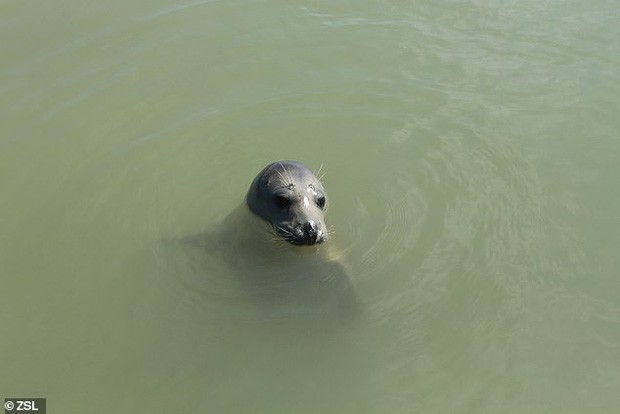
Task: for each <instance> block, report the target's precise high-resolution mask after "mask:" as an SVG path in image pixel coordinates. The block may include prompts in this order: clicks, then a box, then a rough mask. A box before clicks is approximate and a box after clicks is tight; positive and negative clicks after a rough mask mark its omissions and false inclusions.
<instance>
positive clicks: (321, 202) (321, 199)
mask: <svg viewBox="0 0 620 414" xmlns="http://www.w3.org/2000/svg"><path fill="white" fill-rule="evenodd" d="M316 205H317V206H319V208H321V209H323V208H325V197H319V198H318V199H317V200H316Z"/></svg>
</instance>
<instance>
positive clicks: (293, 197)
mask: <svg viewBox="0 0 620 414" xmlns="http://www.w3.org/2000/svg"><path fill="white" fill-rule="evenodd" d="M246 203H247V205H248V207H249V209H250V211H252V213H254V214H256V215H257V216H258V217H260V218H262V219H263V220H265V221H266V222H267V223H269V224H271V225H272V226H273V228H274V230H275V232H276V233H277V234H278V235H279V236H280V237H282V240H285V241H287V242H289V243H291V244H293V245H313V244H320V243H324V242H325V241H327V237H328V232H327V229H326V226H325V219H324V216H325V209H326V208H327V204H326V203H327V199H326V196H325V189H324V188H323V185H322V184H321V182H320V181H319V179H318V178H317V177H316V176H315V175H314V173H313V172H312V171H310V169H309V168H308V167H306V166H305V165H303V164H301V163H299V162H296V161H276V162H274V163H271V164H269V165H268V166H266V167H265V168H263V170H262V171H261V172H259V173H258V175H257V176H256V178H254V181H253V182H252V184H251V185H250V189H249V190H248V193H247V195H246Z"/></svg>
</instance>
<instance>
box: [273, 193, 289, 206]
mask: <svg viewBox="0 0 620 414" xmlns="http://www.w3.org/2000/svg"><path fill="white" fill-rule="evenodd" d="M273 202H274V203H275V205H276V207H278V208H286V207H288V206H290V205H291V200H290V199H289V198H288V197H284V196H281V195H277V196H274V197H273Z"/></svg>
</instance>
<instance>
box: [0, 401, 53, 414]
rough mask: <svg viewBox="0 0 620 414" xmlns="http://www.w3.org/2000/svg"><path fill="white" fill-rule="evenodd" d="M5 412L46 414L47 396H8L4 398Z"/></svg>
mask: <svg viewBox="0 0 620 414" xmlns="http://www.w3.org/2000/svg"><path fill="white" fill-rule="evenodd" d="M4 409H5V410H6V411H5V413H18V412H24V413H27V412H28V413H38V414H45V398H31V399H25V398H7V399H5V400H4Z"/></svg>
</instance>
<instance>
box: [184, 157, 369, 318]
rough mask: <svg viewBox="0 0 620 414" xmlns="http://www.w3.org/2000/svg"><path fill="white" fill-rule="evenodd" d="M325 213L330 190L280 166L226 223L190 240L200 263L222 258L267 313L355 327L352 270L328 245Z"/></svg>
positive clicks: (294, 165)
mask: <svg viewBox="0 0 620 414" xmlns="http://www.w3.org/2000/svg"><path fill="white" fill-rule="evenodd" d="M326 208H327V196H326V193H325V189H324V188H323V185H322V184H321V182H320V181H319V179H318V178H317V177H316V176H315V174H314V173H313V172H312V171H311V170H310V169H308V168H307V167H306V166H304V165H303V164H301V163H299V162H295V161H276V162H273V163H271V164H269V165H267V166H266V167H265V168H263V169H262V170H261V171H260V172H259V173H258V175H257V176H256V177H255V178H254V180H253V181H252V183H251V185H250V187H249V189H248V191H247V194H246V196H245V200H244V202H243V203H241V204H240V205H239V206H238V207H237V208H236V209H235V210H233V212H231V213H230V214H229V215H228V216H227V217H226V218H225V219H224V221H223V222H221V223H220V224H219V225H218V226H216V227H214V228H211V229H209V230H208V231H206V232H204V233H201V234H199V235H196V236H190V237H188V238H186V239H185V240H186V241H188V242H190V244H191V245H193V246H198V247H199V248H200V250H198V253H197V254H198V255H201V253H200V252H203V253H202V255H205V253H206V256H205V261H206V262H207V263H211V262H213V261H214V259H217V258H223V259H224V260H225V262H226V263H227V267H228V269H229V270H230V271H231V275H230V276H233V277H232V279H231V280H236V281H237V282H238V283H240V284H239V286H240V287H241V289H242V291H243V292H245V294H244V295H246V297H247V298H249V300H250V301H251V302H252V303H260V308H258V309H259V310H261V311H266V309H271V310H272V311H274V312H276V313H277V314H279V315H289V316H290V315H301V314H303V315H325V314H326V313H328V314H330V315H333V316H334V318H335V319H338V320H343V319H347V320H349V319H351V318H352V317H354V316H356V315H357V314H358V311H359V305H358V300H357V295H356V292H355V288H354V286H353V283H352V281H351V277H350V271H349V267H348V266H347V265H346V264H345V263H344V262H343V261H342V260H341V258H340V255H339V254H337V252H336V250H335V249H334V248H333V246H332V243H327V241H328V239H329V232H328V230H327V226H326V224H325V211H326ZM207 273H208V274H210V275H211V277H213V274H215V273H214V272H211V271H208V272H207ZM217 273H221V272H220V271H219V268H218V271H217ZM230 276H228V277H230ZM223 277H227V276H223ZM221 283H222V281H221V280H220V281H218V282H217V283H216V285H215V286H214V287H217V286H219V285H221ZM276 308H277V309H279V310H277V311H275V310H274V309H276ZM320 318H321V319H320V320H325V319H324V318H323V317H322V316H320Z"/></svg>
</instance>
